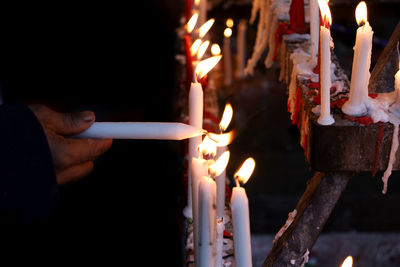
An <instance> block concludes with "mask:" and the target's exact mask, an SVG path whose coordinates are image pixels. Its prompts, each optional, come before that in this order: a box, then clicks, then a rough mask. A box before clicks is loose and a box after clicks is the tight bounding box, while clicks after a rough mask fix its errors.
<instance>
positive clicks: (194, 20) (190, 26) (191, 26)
mask: <svg viewBox="0 0 400 267" xmlns="http://www.w3.org/2000/svg"><path fill="white" fill-rule="evenodd" d="M198 18H199V14H198V13H197V12H196V13H194V14H193V15H192V17H191V18H190V19H189V21H188V23H187V24H186V30H187V32H188V33H191V32H192V31H193V29H194V27H195V26H196V23H197V19H198Z"/></svg>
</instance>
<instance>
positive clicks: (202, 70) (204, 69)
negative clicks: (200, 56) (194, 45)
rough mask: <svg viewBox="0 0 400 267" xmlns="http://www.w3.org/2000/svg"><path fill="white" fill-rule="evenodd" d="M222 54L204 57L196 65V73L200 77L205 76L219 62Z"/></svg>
mask: <svg viewBox="0 0 400 267" xmlns="http://www.w3.org/2000/svg"><path fill="white" fill-rule="evenodd" d="M221 58H222V56H221V55H219V56H212V57H209V58H207V59H204V60H202V61H200V62H199V64H197V67H196V75H197V78H198V79H201V78H203V77H204V76H205V75H206V74H207V73H208V72H209V71H210V70H212V68H214V67H215V65H217V64H218V62H219V61H220V60H221Z"/></svg>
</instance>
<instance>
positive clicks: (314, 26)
mask: <svg viewBox="0 0 400 267" xmlns="http://www.w3.org/2000/svg"><path fill="white" fill-rule="evenodd" d="M319 22H320V17H319V8H318V1H317V0H310V54H311V62H315V63H317V55H318V45H319V40H318V38H319V35H318V34H319V26H320V25H319Z"/></svg>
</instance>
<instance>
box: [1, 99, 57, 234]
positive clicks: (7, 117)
mask: <svg viewBox="0 0 400 267" xmlns="http://www.w3.org/2000/svg"><path fill="white" fill-rule="evenodd" d="M57 201H58V191H57V182H56V176H55V172H54V168H53V163H52V158H51V154H50V149H49V146H48V143H47V139H46V136H45V134H44V131H43V129H42V127H41V125H40V123H39V121H38V120H37V118H36V116H35V115H34V114H33V112H32V111H31V110H30V109H29V108H28V107H27V106H26V105H24V104H21V103H13V104H8V105H3V106H0V225H1V226H2V227H3V229H7V228H16V227H19V226H23V225H29V224H35V223H38V222H41V221H45V220H46V219H47V218H48V217H49V216H50V214H51V213H52V211H53V210H54V209H55V207H56V203H57ZM5 226H6V227H5Z"/></svg>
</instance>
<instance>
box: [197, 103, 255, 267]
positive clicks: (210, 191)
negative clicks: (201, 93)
mask: <svg viewBox="0 0 400 267" xmlns="http://www.w3.org/2000/svg"><path fill="white" fill-rule="evenodd" d="M227 107H228V108H225V112H224V114H226V111H227V110H229V107H230V106H229V105H227ZM224 117H225V116H223V117H222V120H221V124H220V126H221V125H222V122H223V121H224ZM221 129H224V128H223V127H221ZM225 136H226V137H228V138H229V139H231V134H228V135H225ZM211 137H215V135H214V136H213V135H211ZM227 143H229V140H226V141H225V142H223V143H220V142H215V141H214V140H213V139H212V138H209V136H206V137H205V138H204V140H203V142H202V143H201V144H200V146H199V156H198V158H193V159H192V162H191V165H192V179H193V180H192V190H193V193H192V194H193V215H194V216H193V226H194V229H193V231H194V232H193V238H194V250H195V251H194V256H195V266H207V267H208V266H223V259H222V252H223V232H224V230H225V229H224V208H225V190H224V188H225V185H226V174H225V168H226V166H227V164H228V161H229V156H230V152H229V151H228V150H227V148H226V146H225V145H226V144H227ZM217 146H222V147H224V149H223V150H222V151H224V152H223V153H222V154H221V155H220V156H219V158H218V160H217V161H214V160H213V157H214V156H215V155H216V153H217V149H216V147H217ZM220 153H221V152H220ZM254 167H255V162H254V160H253V159H252V158H249V159H247V160H246V161H245V162H244V163H243V165H242V166H241V168H240V169H239V170H238V171H237V172H236V174H235V176H234V177H235V181H236V187H234V188H233V190H232V197H231V203H230V204H231V210H232V221H233V238H234V248H235V261H236V266H252V257H251V242H250V240H251V238H250V221H249V205H248V199H247V195H246V191H245V190H244V188H242V187H241V186H240V181H241V182H242V183H245V182H246V181H247V180H248V179H249V177H250V176H251V173H252V172H253V170H254ZM221 189H222V190H221Z"/></svg>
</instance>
